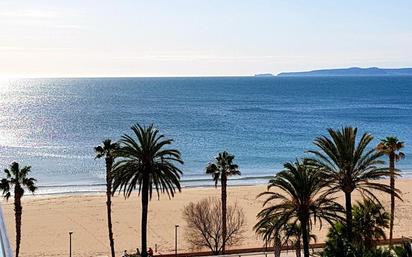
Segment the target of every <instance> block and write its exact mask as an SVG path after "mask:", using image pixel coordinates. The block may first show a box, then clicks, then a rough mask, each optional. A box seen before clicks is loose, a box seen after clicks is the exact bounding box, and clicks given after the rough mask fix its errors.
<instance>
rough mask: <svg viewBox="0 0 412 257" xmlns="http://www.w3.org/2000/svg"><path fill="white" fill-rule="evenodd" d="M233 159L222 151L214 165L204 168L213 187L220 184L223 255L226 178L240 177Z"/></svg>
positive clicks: (223, 249)
mask: <svg viewBox="0 0 412 257" xmlns="http://www.w3.org/2000/svg"><path fill="white" fill-rule="evenodd" d="M234 158H235V156H234V155H231V154H229V153H228V152H226V151H224V152H222V153H219V155H218V156H217V157H216V160H215V162H214V163H211V164H209V165H208V166H207V167H206V174H212V177H213V180H214V181H215V186H217V184H218V183H219V180H220V182H221V186H222V194H221V197H222V238H223V245H222V253H223V254H224V253H225V246H226V240H227V238H228V237H227V235H226V231H227V227H226V215H227V214H226V213H227V203H226V202H227V190H226V188H227V178H228V177H229V176H234V175H240V171H239V167H238V165H236V164H234V163H233V159H234Z"/></svg>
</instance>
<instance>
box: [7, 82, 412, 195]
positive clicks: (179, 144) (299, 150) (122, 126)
mask: <svg viewBox="0 0 412 257" xmlns="http://www.w3.org/2000/svg"><path fill="white" fill-rule="evenodd" d="M135 122H140V123H141V124H149V123H155V125H156V126H157V127H158V128H160V130H161V132H163V133H164V134H165V135H166V136H168V137H171V138H173V139H174V140H175V147H176V148H178V149H180V150H181V152H182V154H183V158H184V160H185V165H184V167H183V169H184V172H185V173H184V177H183V180H184V182H183V183H184V184H185V185H186V186H190V185H192V186H202V185H211V184H212V183H211V181H210V179H209V177H207V176H205V175H204V174H203V173H204V167H205V166H206V165H207V163H208V162H210V161H212V160H213V157H214V156H215V155H216V154H217V153H218V152H219V151H222V150H227V151H230V152H232V153H234V154H235V155H236V159H235V160H236V162H237V163H238V164H239V166H240V169H241V171H242V176H241V177H238V178H237V180H236V181H235V180H232V181H231V182H230V183H231V184H256V183H265V182H266V178H261V177H264V176H269V175H272V174H274V173H275V172H276V171H278V170H279V169H280V168H281V167H282V163H284V162H286V161H291V160H294V159H295V158H296V157H302V156H306V154H305V153H304V151H305V150H307V149H312V148H313V146H312V140H313V139H314V138H315V137H316V136H319V135H322V134H325V132H326V128H328V127H332V128H340V127H341V126H344V125H353V126H357V127H359V129H360V131H361V132H365V131H368V132H370V133H372V134H373V135H375V136H376V140H375V141H374V144H377V143H378V139H380V138H382V137H385V136H388V135H396V136H398V137H399V138H400V139H401V140H404V141H405V142H406V147H405V149H404V152H405V153H406V156H407V157H406V159H405V160H402V161H400V162H399V163H398V165H399V167H400V168H401V169H403V170H404V174H408V172H411V174H412V150H411V149H412V148H411V147H410V146H411V145H412V77H324V78H278V77H274V78H254V77H226V78H119V79H30V80H11V81H1V82H0V167H1V168H5V167H6V166H7V165H8V164H9V163H10V162H11V161H13V160H16V161H19V162H21V163H22V164H25V165H31V166H32V170H33V173H32V175H33V176H35V177H37V178H38V180H39V184H40V185H42V186H43V187H41V190H42V192H43V193H56V192H73V191H76V192H81V191H99V190H101V189H102V186H101V184H102V183H103V182H104V162H103V161H102V160H94V152H93V147H94V146H96V145H98V144H99V143H100V142H101V141H102V140H103V139H105V138H112V139H119V138H120V136H121V135H122V134H123V133H130V126H131V125H132V124H133V123H135Z"/></svg>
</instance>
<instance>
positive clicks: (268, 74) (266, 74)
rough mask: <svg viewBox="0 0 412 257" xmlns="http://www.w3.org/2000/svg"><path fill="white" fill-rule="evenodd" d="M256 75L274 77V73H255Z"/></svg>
mask: <svg viewBox="0 0 412 257" xmlns="http://www.w3.org/2000/svg"><path fill="white" fill-rule="evenodd" d="M255 77H274V76H273V74H272V73H260V74H255Z"/></svg>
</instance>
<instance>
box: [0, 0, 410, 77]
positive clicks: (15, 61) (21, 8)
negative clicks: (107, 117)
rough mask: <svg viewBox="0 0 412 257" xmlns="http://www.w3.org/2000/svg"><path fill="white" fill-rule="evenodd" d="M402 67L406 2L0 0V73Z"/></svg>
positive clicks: (406, 52)
mask: <svg viewBox="0 0 412 257" xmlns="http://www.w3.org/2000/svg"><path fill="white" fill-rule="evenodd" d="M347 66H361V67H367V66H379V67H405V66H412V1H411V0H405V1H402V0H399V1H387V0H371V1H369V0H353V1H348V0H345V1H343V0H339V1H338V0H335V1H334V0H323V1H320V0H319V1H316V0H313V1H307V0H302V1H292V0H287V1H285V0H278V1H276V0H267V1H258V0H253V1H252V0H248V1H246V0H245V1H240V0H236V1H227V0H215V1H214V0H187V1H183V0H164V1H156V0H154V1H149V0H147V1H137V0H131V1H126V0H124V1H114V0H113V1H102V0H96V1H85V0H81V1H75V0H70V1H57V0H52V1H42V0H33V1H16V0H12V1H8V0H1V1H0V76H3V77H4V76H52V77H53V76H185V75H194V76H201V75H251V74H254V73H262V72H271V73H277V72H281V71H291V70H307V69H317V68H326V67H347Z"/></svg>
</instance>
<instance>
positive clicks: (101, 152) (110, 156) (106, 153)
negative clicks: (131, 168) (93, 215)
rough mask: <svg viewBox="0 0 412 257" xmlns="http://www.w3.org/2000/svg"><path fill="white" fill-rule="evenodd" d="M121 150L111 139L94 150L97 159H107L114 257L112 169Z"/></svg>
mask: <svg viewBox="0 0 412 257" xmlns="http://www.w3.org/2000/svg"><path fill="white" fill-rule="evenodd" d="M118 149H119V145H118V144H117V143H114V142H112V140H110V139H106V140H104V141H103V144H102V145H99V146H97V147H95V148H94V150H95V152H96V158H98V159H100V158H103V157H104V158H105V161H106V206H107V227H108V230H109V243H110V250H111V254H112V257H115V249H114V239H113V226H112V193H113V192H112V168H113V161H114V158H115V157H114V154H115V151H117V150H118Z"/></svg>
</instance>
